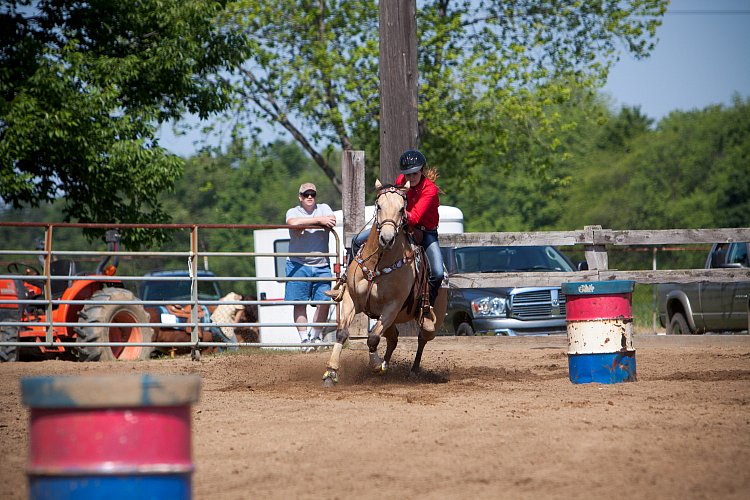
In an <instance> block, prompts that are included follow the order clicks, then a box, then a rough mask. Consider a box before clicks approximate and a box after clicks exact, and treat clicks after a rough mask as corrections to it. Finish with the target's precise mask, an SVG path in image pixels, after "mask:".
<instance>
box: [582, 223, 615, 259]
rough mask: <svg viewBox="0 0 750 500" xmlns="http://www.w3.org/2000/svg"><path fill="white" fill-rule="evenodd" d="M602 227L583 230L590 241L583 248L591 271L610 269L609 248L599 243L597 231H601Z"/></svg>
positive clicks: (585, 227) (590, 227)
mask: <svg viewBox="0 0 750 500" xmlns="http://www.w3.org/2000/svg"><path fill="white" fill-rule="evenodd" d="M601 229H602V226H584V228H583V230H584V232H585V233H586V235H587V236H590V238H589V241H590V242H591V243H587V244H585V245H584V246H583V254H584V255H585V256H586V263H587V264H588V265H589V269H609V258H608V256H607V247H606V246H604V245H602V244H599V243H597V240H596V237H597V234H596V233H597V231H601Z"/></svg>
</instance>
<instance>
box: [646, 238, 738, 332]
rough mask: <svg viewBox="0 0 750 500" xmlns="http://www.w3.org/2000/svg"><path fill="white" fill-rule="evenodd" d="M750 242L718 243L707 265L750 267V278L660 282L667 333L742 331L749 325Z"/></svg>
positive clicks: (659, 299) (660, 304) (658, 291)
mask: <svg viewBox="0 0 750 500" xmlns="http://www.w3.org/2000/svg"><path fill="white" fill-rule="evenodd" d="M748 259H749V258H748V243H746V242H744V243H736V242H735V243H717V244H715V245H713V247H712V248H711V251H710V252H709V254H708V257H707V258H706V265H705V268H706V269H738V270H748V272H747V276H748V280H747V281H734V282H727V283H713V282H698V283H683V284H676V283H664V284H660V285H657V287H656V294H657V307H658V310H659V320H660V322H661V324H662V326H664V327H666V330H667V334H695V333H704V332H725V331H735V332H737V331H742V330H747V329H748V308H749V307H750V299H749V298H748V297H750V260H748Z"/></svg>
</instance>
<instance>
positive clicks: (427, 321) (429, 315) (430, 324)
mask: <svg viewBox="0 0 750 500" xmlns="http://www.w3.org/2000/svg"><path fill="white" fill-rule="evenodd" d="M435 323H437V318H436V317H435V311H434V309H433V308H432V306H430V308H429V310H426V311H425V312H423V313H422V322H421V325H420V326H421V327H422V329H423V330H424V331H426V332H430V333H432V332H434V331H435Z"/></svg>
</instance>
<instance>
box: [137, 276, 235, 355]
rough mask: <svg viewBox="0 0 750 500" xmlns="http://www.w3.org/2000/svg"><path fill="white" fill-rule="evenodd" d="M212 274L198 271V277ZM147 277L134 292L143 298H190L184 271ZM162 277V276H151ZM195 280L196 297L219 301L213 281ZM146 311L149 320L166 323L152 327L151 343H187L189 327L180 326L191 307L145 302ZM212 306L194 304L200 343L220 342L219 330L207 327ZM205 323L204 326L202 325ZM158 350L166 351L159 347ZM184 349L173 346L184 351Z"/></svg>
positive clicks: (162, 299)
mask: <svg viewBox="0 0 750 500" xmlns="http://www.w3.org/2000/svg"><path fill="white" fill-rule="evenodd" d="M212 276H216V275H215V274H214V273H212V272H211V271H204V270H199V271H198V277H199V278H207V277H212ZM145 277H147V278H149V279H148V280H144V281H143V283H142V284H141V286H140V288H139V290H138V295H139V297H140V298H141V300H144V301H175V302H185V301H189V300H191V288H190V287H191V282H190V273H189V272H188V271H187V270H167V271H154V272H150V273H148V274H146V275H145ZM155 278H166V279H155ZM197 283H198V294H197V295H198V300H199V301H203V300H219V299H220V298H221V296H222V293H221V289H220V288H219V284H218V282H217V281H209V280H200V281H198V282H197ZM145 309H146V312H147V313H148V315H149V318H150V321H151V322H153V323H169V324H171V325H170V326H162V327H154V338H153V341H154V342H189V341H190V339H191V331H192V328H191V327H189V326H183V325H184V323H188V322H189V321H190V318H191V306H190V305H182V304H166V305H146V306H145ZM213 309H215V306H211V307H208V306H205V305H202V304H201V305H199V306H198V322H199V323H201V324H202V326H199V327H198V338H199V339H200V340H201V341H203V342H213V341H224V342H228V341H231V339H226V338H224V337H223V335H222V334H221V329H220V328H218V327H214V326H211V325H210V323H211V318H210V315H211V312H213ZM203 324H205V326H203ZM159 350H160V351H169V348H167V349H159ZM185 350H186V349H177V351H178V352H184V351H185Z"/></svg>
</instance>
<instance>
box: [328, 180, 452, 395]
mask: <svg viewBox="0 0 750 500" xmlns="http://www.w3.org/2000/svg"><path fill="white" fill-rule="evenodd" d="M375 189H376V190H377V198H376V200H375V229H376V230H375V231H370V236H369V237H368V238H367V241H366V242H365V244H364V245H363V246H362V248H361V249H360V251H359V254H358V255H357V256H355V258H354V260H353V261H352V263H351V265H350V266H349V269H348V271H347V280H346V283H345V284H343V285H342V289H343V292H342V294H341V295H340V296H339V297H338V298H337V299H336V300H339V301H341V303H340V304H339V308H340V311H339V313H340V314H339V323H338V325H337V332H336V344H335V345H334V347H333V352H332V353H331V358H330V359H329V361H328V365H327V368H328V369H327V370H326V372H325V374H324V375H323V385H324V386H326V387H330V386H333V385H334V384H335V383H336V382H338V372H339V360H340V357H341V349H342V348H343V345H344V342H346V339H347V338H348V337H349V326H350V325H351V323H352V320H353V319H354V315H355V314H356V313H359V312H363V313H365V314H366V315H367V316H369V317H370V318H372V319H376V320H377V322H376V323H375V326H374V327H373V328H372V330H371V331H370V333H369V334H368V337H367V346H368V347H369V349H370V367H371V368H372V369H373V371H375V372H378V373H385V371H386V370H387V369H388V364H389V363H390V360H391V355H392V354H393V350H394V349H395V348H396V344H397V343H398V330H397V329H396V326H395V324H396V323H406V322H407V321H410V320H417V321H418V322H419V318H420V317H421V310H422V303H421V301H420V300H419V297H418V295H419V288H420V287H419V285H418V284H417V286H416V287H415V283H416V281H417V276H418V272H417V271H418V269H417V262H416V261H417V260H418V259H417V256H418V255H421V257H420V259H419V260H421V261H422V262H424V264H423V265H424V267H423V269H424V272H427V265H426V262H425V257H424V254H423V253H422V252H421V249H419V248H414V247H412V244H411V243H410V242H409V238H408V237H407V235H406V232H405V227H406V191H408V190H409V183H408V182H407V183H406V185H404V186H394V185H386V186H383V185H382V184H381V183H380V181H376V183H375ZM415 288H416V289H417V290H416V294H415ZM447 303H448V294H447V291H446V289H444V288H441V289H440V292H439V293H438V296H437V299H436V300H435V306H434V312H435V318H436V321H435V330H437V329H438V328H440V326H441V325H442V323H443V318H444V316H445V309H446V306H447ZM381 336H384V337H385V338H386V341H387V344H386V350H385V356H384V357H383V359H381V358H380V356H379V355H378V344H379V343H380V337H381ZM434 338H435V332H434V331H433V332H427V331H425V330H423V329H421V328H420V331H419V335H418V339H417V354H416V356H415V358H414V364H413V365H412V367H411V373H412V374H416V373H417V372H418V371H419V363H420V360H421V358H422V351H423V349H424V346H425V344H426V343H427V342H429V341H430V340H432V339H434Z"/></svg>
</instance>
